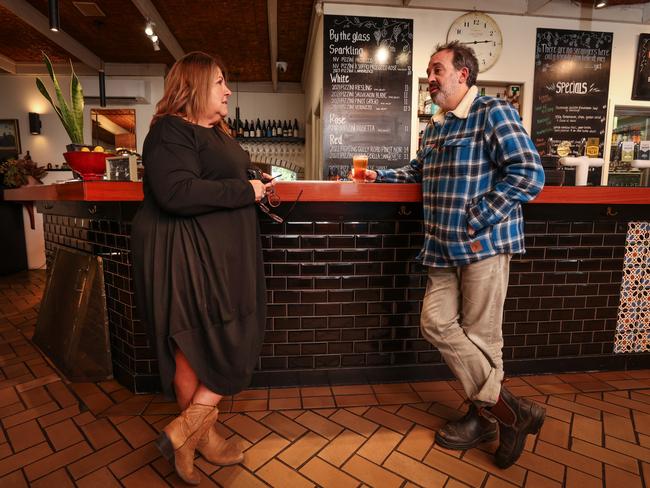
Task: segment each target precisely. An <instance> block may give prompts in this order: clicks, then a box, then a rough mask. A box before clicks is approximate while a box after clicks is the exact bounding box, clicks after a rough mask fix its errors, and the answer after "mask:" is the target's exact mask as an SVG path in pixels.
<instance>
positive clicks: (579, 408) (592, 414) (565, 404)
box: [548, 396, 600, 420]
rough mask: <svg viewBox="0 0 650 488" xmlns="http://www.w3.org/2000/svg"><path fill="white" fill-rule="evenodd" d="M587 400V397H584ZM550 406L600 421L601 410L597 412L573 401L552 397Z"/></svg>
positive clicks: (549, 402)
mask: <svg viewBox="0 0 650 488" xmlns="http://www.w3.org/2000/svg"><path fill="white" fill-rule="evenodd" d="M584 398H586V397H584ZM548 404H549V405H551V406H554V407H558V408H561V409H562V410H567V411H569V412H574V413H579V414H580V415H584V416H585V417H589V418H592V419H594V420H600V410H597V409H595V408H592V407H588V406H586V405H581V404H578V403H576V402H573V401H568V400H564V399H562V398H558V397H554V396H552V397H550V398H549V400H548Z"/></svg>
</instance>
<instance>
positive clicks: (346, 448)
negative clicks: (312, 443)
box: [318, 430, 366, 467]
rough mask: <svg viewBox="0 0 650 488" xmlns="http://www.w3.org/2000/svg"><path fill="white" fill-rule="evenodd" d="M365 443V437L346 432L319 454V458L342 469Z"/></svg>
mask: <svg viewBox="0 0 650 488" xmlns="http://www.w3.org/2000/svg"><path fill="white" fill-rule="evenodd" d="M365 441H366V438H365V437H363V436H361V435H359V434H357V433H355V432H352V431H350V430H344V431H343V432H341V433H340V434H339V435H338V436H337V437H336V438H335V439H334V440H333V441H331V442H330V443H329V444H328V445H327V446H326V447H325V448H323V449H322V450H321V451H320V452H319V453H318V457H320V458H322V459H324V460H325V461H327V462H328V463H330V464H332V465H334V466H336V467H341V465H342V464H343V463H344V462H346V461H347V460H348V459H349V458H350V456H352V454H354V453H355V452H356V451H357V449H359V447H360V446H361V445H362V444H363V443H364V442H365Z"/></svg>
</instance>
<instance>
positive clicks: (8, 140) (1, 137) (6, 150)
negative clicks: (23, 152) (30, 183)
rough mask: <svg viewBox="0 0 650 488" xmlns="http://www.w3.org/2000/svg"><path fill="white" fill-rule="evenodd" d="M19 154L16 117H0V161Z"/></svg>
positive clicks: (18, 133) (18, 132)
mask: <svg viewBox="0 0 650 488" xmlns="http://www.w3.org/2000/svg"><path fill="white" fill-rule="evenodd" d="M19 154H20V131H19V130H18V119H0V161H4V160H6V159H11V158H15V157H18V155H19Z"/></svg>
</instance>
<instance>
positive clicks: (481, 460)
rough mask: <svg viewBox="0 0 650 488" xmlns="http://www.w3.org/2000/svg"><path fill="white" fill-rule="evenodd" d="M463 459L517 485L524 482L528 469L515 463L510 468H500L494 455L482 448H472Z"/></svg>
mask: <svg viewBox="0 0 650 488" xmlns="http://www.w3.org/2000/svg"><path fill="white" fill-rule="evenodd" d="M462 461H466V462H468V463H471V464H473V465H474V466H476V467H478V468H480V469H482V470H484V471H487V472H488V473H491V474H493V475H495V476H497V477H499V478H502V479H504V480H507V481H509V482H511V483H513V484H515V485H517V486H520V485H522V484H523V481H524V477H525V476H526V470H525V469H523V468H522V467H521V466H518V465H516V464H515V465H513V466H510V467H509V468H508V469H500V468H497V466H496V465H495V464H494V455H493V454H492V453H488V452H485V451H483V450H481V449H470V450H469V451H466V452H465V454H464V455H463V457H462Z"/></svg>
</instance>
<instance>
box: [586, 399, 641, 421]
mask: <svg viewBox="0 0 650 488" xmlns="http://www.w3.org/2000/svg"><path fill="white" fill-rule="evenodd" d="M576 403H578V404H581V405H587V406H589V407H592V408H596V409H598V410H602V411H604V412H609V413H613V414H614V415H619V416H621V417H626V418H629V417H630V410H629V409H628V408H626V407H621V406H619V405H615V404H613V403H609V402H604V401H602V400H596V399H594V398H591V397H588V396H586V395H578V396H576Z"/></svg>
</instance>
